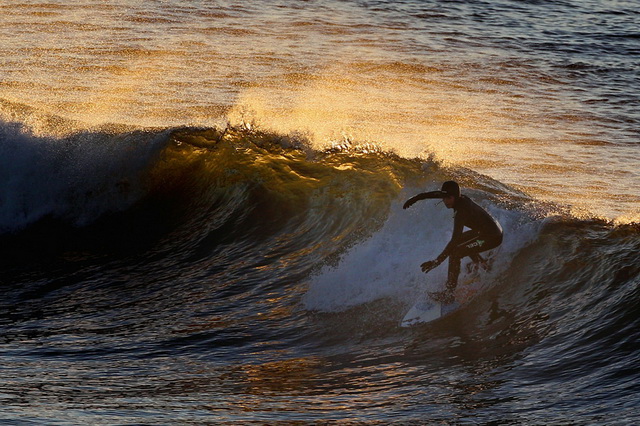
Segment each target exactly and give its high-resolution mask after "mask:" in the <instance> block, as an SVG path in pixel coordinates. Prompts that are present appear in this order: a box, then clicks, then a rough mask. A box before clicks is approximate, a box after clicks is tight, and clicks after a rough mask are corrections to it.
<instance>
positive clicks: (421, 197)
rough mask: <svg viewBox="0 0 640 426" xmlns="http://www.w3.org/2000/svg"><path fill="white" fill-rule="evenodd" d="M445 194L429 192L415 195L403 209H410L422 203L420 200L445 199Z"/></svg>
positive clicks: (406, 202)
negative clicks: (418, 202) (415, 204)
mask: <svg viewBox="0 0 640 426" xmlns="http://www.w3.org/2000/svg"><path fill="white" fill-rule="evenodd" d="M444 195H445V194H444V192H442V191H429V192H422V193H420V194H418V195H414V196H413V197H411V198H409V199H408V200H407V201H405V203H404V205H403V206H402V208H403V209H408V208H409V207H411V206H412V205H413V204H414V203H415V202H416V201H420V200H426V199H429V198H443V197H444Z"/></svg>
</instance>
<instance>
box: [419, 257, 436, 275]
mask: <svg viewBox="0 0 640 426" xmlns="http://www.w3.org/2000/svg"><path fill="white" fill-rule="evenodd" d="M439 264H440V262H438V261H437V260H430V261H428V262H424V263H423V264H422V265H420V268H421V269H422V272H424V273H425V274H426V273H427V272H429V271H430V270H432V269H433V268H435V267H436V266H438V265H439Z"/></svg>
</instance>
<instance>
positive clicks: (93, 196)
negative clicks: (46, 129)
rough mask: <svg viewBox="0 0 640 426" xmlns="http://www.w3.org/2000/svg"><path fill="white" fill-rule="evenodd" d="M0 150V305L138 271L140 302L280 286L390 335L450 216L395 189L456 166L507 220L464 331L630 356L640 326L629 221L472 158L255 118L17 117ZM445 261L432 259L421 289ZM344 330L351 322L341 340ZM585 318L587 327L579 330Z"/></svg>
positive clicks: (231, 295) (635, 246) (94, 288)
mask: <svg viewBox="0 0 640 426" xmlns="http://www.w3.org/2000/svg"><path fill="white" fill-rule="evenodd" d="M2 149H3V156H2V157H1V158H2V161H3V166H6V168H5V167H3V169H2V170H3V171H5V170H11V172H10V173H9V172H6V175H5V176H3V178H4V180H3V182H4V186H3V193H2V199H3V207H2V209H3V210H2V218H3V231H4V234H3V236H2V237H0V239H1V240H2V241H1V242H2V244H1V246H2V259H3V260H2V267H3V272H4V277H5V280H4V282H3V287H4V288H5V289H6V290H7V298H6V302H5V306H9V305H11V304H12V303H22V302H25V303H26V301H31V302H29V303H32V302H33V301H37V304H38V305H40V302H42V303H44V302H45V301H46V300H47V297H51V296H52V295H55V294H57V293H60V292H61V291H62V294H64V293H65V292H66V291H71V290H70V289H72V288H76V287H78V286H80V287H81V288H83V289H84V293H83V294H84V296H82V297H83V298H84V297H87V294H92V293H95V294H100V292H101V290H100V289H101V288H104V287H107V288H110V287H114V286H116V287H117V286H119V285H120V284H119V283H125V282H129V283H130V284H127V285H133V286H134V287H135V288H139V289H140V290H136V292H138V291H139V293H136V294H138V296H136V298H137V297H140V298H141V299H136V300H137V301H138V302H141V301H142V299H143V298H146V297H148V296H149V292H151V293H152V294H153V300H155V302H154V303H155V304H156V305H155V306H165V307H167V308H166V309H169V308H168V306H169V305H170V301H172V297H174V295H175V294H176V293H183V297H185V298H186V299H185V300H182V301H181V302H180V303H183V304H184V305H182V307H183V308H184V309H185V311H186V312H192V313H195V312H198V311H199V310H201V309H205V310H206V309H210V308H205V307H204V306H206V305H207V303H211V304H213V305H215V306H216V308H215V309H216V312H218V313H219V315H221V316H222V317H225V316H226V315H228V314H229V312H228V310H229V309H231V306H238V305H237V304H241V305H242V306H243V312H249V313H250V312H254V310H256V309H258V306H259V305H260V303H261V299H262V298H263V297H264V296H266V295H268V294H270V295H273V294H278V295H280V296H279V297H281V299H279V298H277V297H276V298H274V299H273V300H274V302H273V303H275V304H276V305H277V306H278V307H279V308H285V307H286V308H287V309H294V308H296V307H302V308H303V309H304V310H305V311H307V312H320V313H323V312H325V313H331V314H328V315H335V316H336V317H335V318H338V321H339V322H344V320H345V318H352V315H353V312H360V311H361V310H362V309H365V310H366V311H367V312H369V313H371V312H373V314H374V315H377V314H376V311H377V310H381V311H380V312H382V313H384V314H385V315H387V320H386V321H390V323H388V324H387V325H389V327H385V330H386V331H384V332H383V334H384V333H386V332H389V330H391V332H392V333H395V331H393V330H395V326H393V324H395V322H396V320H399V319H400V317H401V316H402V314H403V312H404V307H406V305H407V304H409V303H410V301H411V300H412V298H414V297H415V295H416V294H417V292H419V291H423V290H424V288H425V278H424V276H423V275H422V274H421V273H420V272H419V270H418V268H417V266H416V265H419V264H420V263H421V262H422V261H424V260H426V258H428V257H429V256H433V255H435V254H437V252H439V250H441V248H442V246H443V243H442V242H443V241H446V240H447V239H448V234H449V232H450V230H449V226H450V222H451V218H450V215H449V212H447V211H446V209H444V208H442V207H441V206H437V204H436V203H431V204H429V203H424V204H422V205H421V206H419V207H416V208H415V209H412V210H410V211H403V210H402V209H401V208H400V206H401V202H402V200H403V199H404V198H405V197H407V196H409V195H410V194H412V193H414V192H415V191H421V190H424V189H427V188H433V187H435V186H437V185H438V184H439V182H441V181H442V180H444V179H448V178H455V179H457V180H459V181H460V182H461V183H462V184H463V186H464V187H465V188H466V190H467V191H468V192H469V193H470V194H471V195H472V197H473V198H474V199H476V200H478V201H479V202H480V203H481V204H483V205H484V206H485V207H486V208H488V209H489V210H490V211H491V212H492V214H494V215H496V216H497V217H498V219H499V220H500V221H501V223H502V224H503V226H504V227H505V231H506V238H505V243H504V244H503V246H502V247H501V248H500V249H499V250H496V251H495V253H494V254H493V255H492V256H493V270H492V272H491V273H489V274H487V275H486V276H485V277H484V278H483V280H484V282H483V284H484V285H485V287H486V289H487V290H486V292H485V293H484V294H483V295H482V296H481V297H479V298H478V299H477V301H476V302H474V304H472V305H470V306H469V307H468V308H467V309H465V310H464V311H463V312H461V313H460V314H459V315H458V318H467V319H468V322H467V326H466V327H467V328H469V329H470V330H471V332H472V333H477V334H478V335H480V336H483V337H482V338H487V339H489V338H491V339H494V338H497V337H498V338H499V339H498V340H499V341H500V339H503V340H504V342H505V343H504V344H505V345H506V346H507V347H512V345H515V346H518V345H517V344H516V343H514V342H538V341H542V340H544V338H545V337H548V336H550V335H553V336H556V337H554V338H553V339H558V338H559V337H557V336H563V335H564V336H565V337H566V339H565V340H564V342H563V343H558V342H556V343H554V345H552V346H551V348H552V349H549V350H550V351H562V350H568V349H567V348H570V347H571V345H577V347H581V348H583V347H584V346H585V345H590V344H594V345H595V347H599V345H601V344H603V342H605V341H609V340H608V339H611V338H612V336H617V337H618V338H619V342H620V344H619V345H617V346H616V345H613V344H612V345H609V347H610V348H615V349H619V350H620V351H623V352H624V351H628V348H627V346H625V345H626V343H625V342H628V341H629V339H633V338H635V337H637V336H636V334H635V333H636V332H635V331H634V330H637V329H638V328H637V327H635V328H633V327H632V325H634V324H637V318H638V316H637V308H636V307H635V304H634V303H632V302H631V301H633V300H637V298H638V276H639V274H640V270H639V269H638V265H640V259H639V258H638V253H640V245H639V243H638V241H639V239H638V234H639V229H638V226H637V224H628V225H614V224H611V223H608V222H604V221H598V220H578V219H575V218H573V217H571V216H569V215H566V214H565V213H563V212H562V209H559V208H558V207H557V206H549V205H543V204H541V203H539V202H537V201H535V200H533V199H531V198H529V197H528V196H526V194H523V193H520V192H518V191H516V190H514V189H512V188H509V187H507V186H505V185H502V184H500V183H499V182H496V181H493V180H491V179H489V178H486V177H484V176H482V175H479V174H477V173H474V172H473V171H471V170H467V169H460V168H458V169H452V168H446V167H443V166H441V165H439V164H437V163H434V162H431V161H419V160H407V159H403V158H400V157H398V156H396V155H393V154H390V153H385V152H382V151H380V150H377V149H375V147H371V146H368V145H364V146H361V147H358V146H357V145H350V144H346V145H344V146H340V147H336V148H335V149H329V150H326V151H316V150H313V149H311V148H309V147H308V146H307V145H306V143H305V141H304V140H300V139H296V138H293V137H287V136H283V135H279V134H272V133H265V132H260V131H255V130H250V129H248V128H245V127H239V128H234V127H228V128H227V129H224V130H222V129H193V128H182V129H169V130H167V129H161V130H148V131H133V132H125V133H109V132H94V133H91V132H85V133H76V134H73V135H71V136H68V137H65V138H57V139H54V138H44V137H36V136H34V135H32V134H29V132H26V131H25V130H24V129H23V128H21V126H20V125H16V124H7V125H5V126H4V127H3V139H2ZM29 191H31V192H29ZM43 191H44V193H42V192H43ZM18 201H20V202H21V203H22V204H20V209H18V208H17V207H16V206H17V205H18V204H19V203H18ZM18 212H20V214H18ZM140 268H141V269H142V270H143V271H144V272H142V273H137V274H134V275H133V276H132V275H131V272H130V271H131V270H137V269H140ZM444 274H445V271H444V268H440V270H436V271H434V272H432V273H431V274H430V275H429V280H428V281H427V282H426V286H427V287H429V286H431V287H436V286H438V285H439V284H440V283H441V282H443V281H444ZM52 276H55V278H51V277H52ZM132 277H133V278H132ZM131 283H135V284H131ZM123 285H124V284H123ZM194 288H199V289H200V290H198V291H197V292H196V294H194V291H195V290H193V289H194ZM169 289H170V290H169ZM205 289H206V290H205ZM200 291H201V292H202V293H198V292H200ZM274 292H275V293H274ZM198 294H200V295H198ZM186 295H189V296H188V297H187V296H186ZM113 297H117V296H116V295H114V296H113ZM89 298H91V296H90V297H89ZM134 299H135V298H134ZM82 300H84V302H83V303H85V302H86V300H85V299H82ZM194 300H195V301H194ZM212 300H215V302H213V301H212ZM70 303H71V302H70ZM141 303H142V302H141ZM145 303H146V302H145ZM108 305H109V303H102V304H99V305H96V306H103V308H104V309H105V310H106V311H105V312H95V314H98V315H104V314H106V312H108V311H109V309H110V308H108V307H107V306H108ZM29 306H32V305H29ZM73 306H76V305H73ZM372 307H373V308H372ZM96 309H98V308H96ZM163 309H164V308H163ZM354 310H355V311H354ZM135 312H138V311H137V310H136V311H135ZM380 312H378V313H380ZM12 315H13V314H12ZM25 315H27V317H29V318H31V314H26V313H25ZM156 315H158V313H157V312H156ZM160 315H161V313H160ZM278 315H281V314H278ZM278 315H276V317H277V318H280V319H282V317H280V316H278ZM367 315H368V314H365V315H362V314H358V315H356V317H358V318H365V320H366V318H369V317H368V316H367ZM122 316H123V317H127V316H128V317H131V312H128V313H127V314H126V315H125V314H122ZM161 316H162V315H161ZM294 317H295V318H298V319H299V317H296V316H295V315H294ZM12 318H13V317H12ZM137 321H141V322H144V321H143V318H142V317H140V318H138V319H136V320H135V321H134V322H137ZM162 321H164V320H162ZM162 321H161V322H162ZM322 321H324V320H321V321H320V325H319V327H321V328H322V323H323V322H322ZM331 321H332V320H329V322H331ZM163 324H164V325H163V326H168V324H165V323H164V322H163ZM625 324H629V325H628V326H625ZM629 327H632V328H629ZM349 330H351V331H353V329H350V328H348V327H343V328H342V331H343V332H345V333H347V334H346V335H344V336H343V338H344V339H346V340H345V341H348V340H349V339H350V338H351V337H352V336H350V335H349ZM580 330H589V333H592V335H591V336H587V338H585V339H582V340H580V341H578V340H576V339H575V335H576V334H580V333H583V332H581V331H580ZM281 332H283V333H288V332H289V331H287V330H285V329H282V330H281ZM620 333H622V336H621V335H620ZM321 334H322V333H321ZM187 335H188V334H187ZM340 336H341V334H340V332H337V333H333V334H332V337H331V339H332V340H333V339H336V338H338V340H340ZM496 336H497V337H496ZM193 338H194V339H196V340H197V337H193ZM553 341H555V340H553ZM547 342H548V340H547ZM594 342H595V343H594ZM625 348H627V349H625ZM612 350H613V349H612ZM616 353H620V352H619V351H618V352H616ZM610 355H611V356H614V355H613V353H611V354H610ZM576 362H578V361H576Z"/></svg>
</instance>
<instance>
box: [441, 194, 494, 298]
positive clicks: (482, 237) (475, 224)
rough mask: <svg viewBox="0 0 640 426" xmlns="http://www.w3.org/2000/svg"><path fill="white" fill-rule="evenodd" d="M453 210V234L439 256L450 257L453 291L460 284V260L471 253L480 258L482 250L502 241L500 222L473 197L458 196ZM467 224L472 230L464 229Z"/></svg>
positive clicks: (477, 258)
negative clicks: (472, 198)
mask: <svg viewBox="0 0 640 426" xmlns="http://www.w3.org/2000/svg"><path fill="white" fill-rule="evenodd" d="M453 209H454V211H455V219H454V222H453V235H452V237H451V241H449V244H447V246H446V247H445V249H444V251H443V252H442V254H440V256H438V258H440V259H443V258H445V257H447V256H448V257H449V272H448V275H447V289H448V290H453V289H454V288H455V287H456V285H458V275H460V260H461V259H462V258H463V257H466V256H469V257H471V259H473V260H474V261H478V260H480V259H481V258H480V256H479V253H481V252H483V251H486V250H491V249H493V248H496V247H498V246H499V245H500V244H501V243H502V228H501V227H500V224H499V223H498V222H497V221H496V220H495V219H494V218H493V217H492V216H491V215H490V214H489V213H487V212H486V211H485V210H484V209H483V208H482V207H480V206H479V205H477V204H476V203H474V202H473V201H472V200H471V199H470V198H469V197H467V196H465V195H461V196H460V197H458V198H457V199H456V201H455V204H454V206H453ZM465 226H466V227H467V228H469V229H470V230H469V231H466V232H462V231H463V229H464V227H465Z"/></svg>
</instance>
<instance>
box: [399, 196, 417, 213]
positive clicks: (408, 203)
mask: <svg viewBox="0 0 640 426" xmlns="http://www.w3.org/2000/svg"><path fill="white" fill-rule="evenodd" d="M416 201H418V199H417V198H416V197H411V198H409V199H408V200H407V201H406V202H405V203H404V205H403V206H402V208H403V209H405V210H406V209H408V208H409V207H411V206H412V205H413V203H415V202H416Z"/></svg>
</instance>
